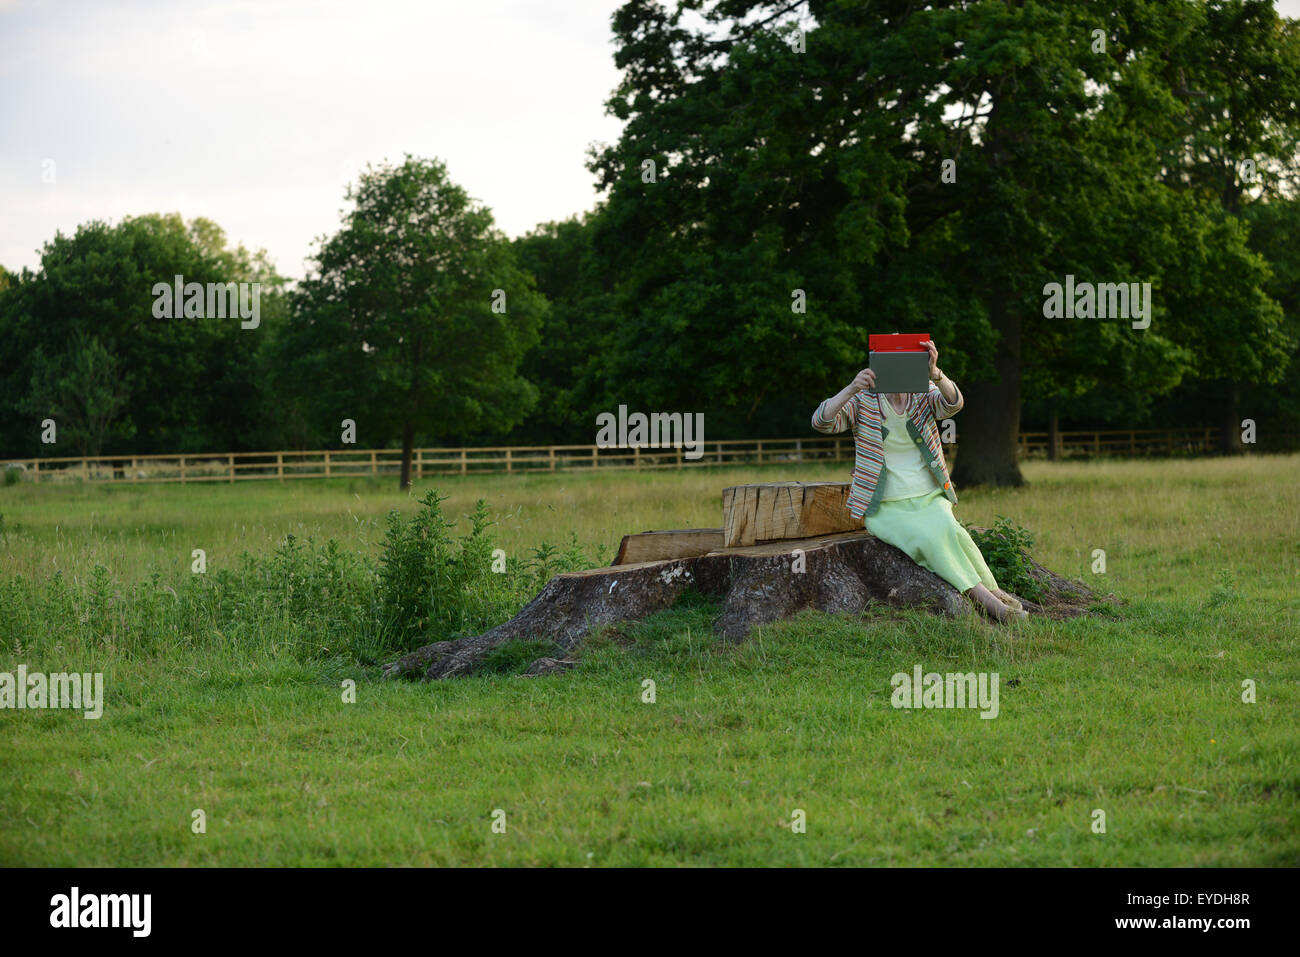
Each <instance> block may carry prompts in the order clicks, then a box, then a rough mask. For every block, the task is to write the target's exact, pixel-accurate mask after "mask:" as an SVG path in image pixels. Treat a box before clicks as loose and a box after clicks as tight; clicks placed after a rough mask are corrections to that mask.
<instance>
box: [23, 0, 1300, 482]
mask: <svg viewBox="0 0 1300 957" xmlns="http://www.w3.org/2000/svg"><path fill="white" fill-rule="evenodd" d="M613 29H614V34H615V38H616V42H617V47H618V49H617V53H616V60H617V63H618V65H619V67H620V68H621V70H622V71H623V79H622V82H621V84H620V86H619V87H618V88H617V89H616V90H615V91H614V92H613V94H612V96H611V98H610V100H609V102H608V108H609V110H610V111H611V112H612V113H613V114H614V115H616V116H618V117H619V118H620V119H622V120H624V121H625V128H624V132H623V134H622V136H621V137H620V139H619V141H618V142H617V143H614V144H611V145H607V146H602V147H597V148H593V150H592V152H591V154H590V157H589V169H590V171H591V172H592V173H593V175H594V176H595V177H596V180H597V184H598V187H599V188H600V190H601V191H602V193H603V194H604V195H603V198H602V201H601V202H600V204H599V205H598V206H597V208H596V210H595V211H594V212H591V213H588V214H584V215H581V216H577V217H574V218H572V219H569V220H566V221H564V222H559V223H548V224H544V225H542V226H540V227H538V228H537V229H536V230H534V231H533V232H532V233H530V234H528V235H526V236H523V237H521V238H519V239H516V240H514V241H510V240H508V239H507V238H506V237H505V236H504V235H502V234H501V233H500V231H499V230H497V229H496V227H495V226H494V224H493V219H492V215H491V213H490V212H489V211H488V210H487V209H485V208H483V207H482V206H481V205H479V204H476V203H474V202H472V201H471V200H470V199H469V197H468V196H467V195H466V193H465V191H464V190H463V189H461V188H460V187H459V186H457V185H456V184H455V183H454V182H452V180H451V178H450V176H449V174H448V171H447V169H446V168H445V166H444V165H443V164H442V163H440V162H438V161H437V160H428V159H420V158H415V157H409V156H408V157H407V158H406V159H405V161H404V162H402V163H400V164H396V165H390V164H383V165H380V166H378V167H372V168H370V169H368V170H367V171H366V172H365V173H364V174H363V175H362V176H361V177H360V179H359V181H358V182H357V183H356V184H354V185H353V186H352V187H351V188H350V189H349V192H348V194H347V198H348V200H349V202H350V208H349V209H348V210H347V211H346V212H345V214H344V217H343V221H342V223H341V224H340V228H339V230H338V231H337V232H336V233H335V234H334V235H333V236H330V237H327V238H324V239H322V240H321V242H320V244H319V248H318V251H317V255H316V260H315V263H314V265H313V268H312V269H311V271H310V272H309V274H308V276H307V277H306V278H305V279H304V280H303V281H301V282H299V283H297V284H291V283H289V282H288V281H287V280H286V279H285V278H284V277H281V276H279V275H278V274H277V273H276V272H275V271H274V269H273V268H272V267H271V265H270V264H269V262H268V261H267V259H266V257H265V255H263V254H260V253H259V254H250V253H248V252H247V251H246V250H244V249H243V248H242V247H236V248H234V249H231V248H230V247H229V246H228V244H227V242H226V239H225V237H224V235H223V234H222V232H221V230H220V229H219V228H218V227H217V226H216V225H215V224H213V223H211V222H208V221H206V220H202V219H198V220H194V221H192V222H189V223H185V222H183V221H182V220H181V218H180V217H179V216H177V215H170V216H164V215H148V216H140V217H134V218H130V219H127V220H125V221H123V222H122V223H120V224H118V225H116V226H114V225H109V224H105V223H101V222H92V223H87V224H84V225H83V226H81V227H80V228H78V230H77V231H76V233H75V234H74V235H73V236H71V237H65V236H63V235H59V236H56V237H55V238H54V239H53V240H51V241H50V242H49V243H48V244H47V245H46V246H45V248H44V250H43V252H42V257H41V265H40V268H39V269H38V270H36V271H30V270H25V271H24V272H23V273H22V274H21V275H17V276H15V275H11V274H6V273H3V272H0V456H14V457H17V456H20V455H31V454H52V451H53V450H52V449H51V448H50V447H49V446H48V445H42V444H41V442H40V434H41V428H40V423H41V422H42V421H44V420H46V419H54V420H55V422H56V423H57V426H58V429H59V432H58V436H59V445H58V450H59V451H61V452H65V453H66V452H72V451H75V452H76V453H77V454H94V453H96V452H99V451H109V452H118V451H139V452H169V451H176V452H181V451H192V452H197V451H205V450H226V449H230V450H244V449H258V448H271V447H338V446H339V445H340V443H341V442H342V432H341V422H342V420H343V419H352V420H354V421H355V422H356V433H357V442H358V443H359V444H361V445H364V446H390V445H393V446H396V445H400V446H402V447H404V448H405V449H406V450H407V452H408V455H407V456H405V460H406V461H407V462H408V468H404V470H403V484H406V481H407V479H408V475H409V470H408V469H409V451H410V449H411V448H412V447H413V446H414V445H416V444H476V443H489V442H490V443H500V442H521V443H550V442H586V441H591V438H592V435H593V431H594V428H595V426H594V422H595V417H596V415H597V414H598V413H599V412H601V411H606V410H608V409H611V408H615V407H616V406H617V405H618V404H620V403H626V404H629V405H632V406H634V407H636V408H644V409H660V410H665V411H672V410H677V411H692V412H696V411H699V412H704V414H705V416H706V419H707V421H708V428H709V432H710V434H711V435H714V436H717V437H722V436H727V437H736V438H742V437H755V436H760V435H776V434H784V435H793V434H798V433H799V432H801V431H803V430H805V428H806V425H807V420H808V415H809V413H810V410H811V409H812V408H813V406H815V404H816V403H817V402H818V401H819V400H820V399H821V398H823V397H825V396H826V395H829V394H831V393H833V392H835V391H838V389H839V388H840V387H841V386H842V385H843V384H844V382H846V381H847V380H848V378H849V377H851V376H852V375H853V374H854V373H855V372H856V371H857V370H858V369H859V368H861V367H862V366H864V365H865V364H866V346H867V335H868V334H869V333H871V332H879V331H892V330H894V329H898V330H901V331H907V330H917V331H928V332H930V333H931V334H932V335H933V337H934V338H935V340H936V342H938V343H939V346H940V349H941V364H942V365H943V367H944V369H945V370H946V371H948V372H949V373H950V374H951V375H952V376H953V377H954V378H955V379H956V380H957V381H958V382H959V383H960V384H961V385H962V387H963V391H964V392H965V394H966V399H967V406H966V409H965V411H964V412H963V413H962V416H961V417H960V420H959V430H960V436H961V443H962V454H961V455H960V456H959V458H958V462H957V475H956V480H957V481H958V482H959V483H962V484H975V483H993V484H1015V483H1018V482H1019V481H1020V480H1021V479H1020V472H1019V469H1018V467H1017V465H1016V460H1015V436H1016V434H1017V432H1018V431H1019V429H1020V428H1021V427H1022V424H1026V423H1028V424H1032V425H1039V426H1043V425H1049V424H1050V425H1052V426H1055V425H1057V424H1060V425H1062V426H1063V427H1068V426H1070V425H1086V426H1107V425H1110V426H1114V427H1141V426H1144V425H1163V424H1170V425H1190V424H1206V423H1213V424H1218V425H1221V426H1224V428H1223V432H1222V434H1223V435H1224V441H1225V450H1226V451H1232V450H1233V449H1234V447H1235V446H1236V442H1237V439H1238V437H1239V434H1240V420H1241V419H1242V418H1253V419H1255V420H1256V421H1257V422H1258V423H1261V428H1262V427H1264V424H1269V425H1271V427H1282V426H1286V425H1290V424H1293V423H1296V422H1298V421H1300V388H1297V386H1296V384H1295V383H1296V372H1297V371H1300V369H1297V348H1296V346H1297V343H1298V342H1300V252H1298V251H1297V250H1296V247H1295V244H1294V242H1293V240H1292V237H1294V236H1295V235H1297V234H1300V202H1298V201H1297V198H1296V197H1297V195H1298V194H1297V191H1296V185H1297V172H1298V171H1300V170H1298V166H1297V156H1298V149H1297V147H1298V146H1300V110H1298V109H1297V107H1298V105H1300V31H1298V30H1297V26H1296V23H1295V22H1294V21H1289V20H1283V19H1280V18H1278V16H1277V15H1276V13H1275V12H1274V10H1273V7H1272V4H1271V3H1268V2H1265V0H1215V2H1202V0H1168V2H1162V3H1150V2H1146V0H1131V2H1119V3H1114V4H1111V5H1109V6H1108V7H1106V8H1100V7H1098V6H1097V5H1096V4H1094V3H1090V2H1087V0H1056V2H1053V3H1051V4H1042V3H1035V2H1029V0H1026V2H1004V0H983V2H974V3H972V2H927V3H925V4H920V3H914V2H910V0H884V2H874V3H870V4H866V3H860V4H859V3H843V2H833V0H802V2H748V0H711V2H703V3H701V2H695V0H691V2H679V3H678V4H677V5H676V6H675V7H671V8H670V7H669V6H665V5H662V4H660V3H657V2H652V0H631V2H628V3H626V4H625V5H624V6H623V7H622V8H620V9H619V11H618V12H617V13H616V14H615V16H614V18H613ZM174 275H183V276H184V277H185V280H186V281H187V282H188V281H191V280H193V281H196V282H200V283H205V282H258V283H260V284H261V289H262V296H261V302H262V321H261V322H260V324H259V325H258V326H257V328H255V329H243V328H241V326H240V323H239V322H238V321H235V320H230V319H224V320H223V319H213V318H208V319H194V318H189V319H184V318H181V319H161V320H160V319H156V318H154V316H153V314H152V311H151V308H150V307H151V303H152V293H151V290H152V288H153V285H154V284H155V283H156V282H158V281H160V280H161V281H167V282H170V281H171V279H172V277H173V276H174ZM1067 275H1073V276H1076V277H1078V278H1079V279H1080V280H1081V281H1090V282H1093V283H1102V282H1106V283H1120V282H1123V283H1147V282H1149V283H1151V285H1152V288H1153V290H1154V308H1153V310H1152V316H1151V324H1150V327H1149V328H1146V329H1134V328H1133V327H1132V324H1131V322H1130V321H1129V319H1128V317H1108V318H1105V319H1099V318H1072V319H1060V318H1047V317H1045V316H1044V309H1043V302H1044V286H1045V284H1047V283H1050V282H1061V281H1063V279H1064V277H1065V276H1067ZM55 454H57V453H55Z"/></svg>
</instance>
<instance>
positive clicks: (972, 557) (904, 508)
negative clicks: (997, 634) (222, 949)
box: [812, 342, 1026, 622]
mask: <svg viewBox="0 0 1300 957" xmlns="http://www.w3.org/2000/svg"><path fill="white" fill-rule="evenodd" d="M924 345H925V347H926V349H927V350H928V351H929V353H930V383H931V384H930V388H929V391H927V392H913V393H896V392H891V393H888V394H886V395H884V396H883V397H882V395H881V393H879V392H868V391H866V390H868V389H873V388H875V382H876V378H875V373H873V372H872V371H871V370H870V369H863V370H862V371H861V372H859V373H858V374H857V376H855V377H854V379H853V381H852V382H851V383H849V384H848V385H847V386H845V387H844V389H843V390H841V391H840V393H839V394H838V395H833V396H831V397H830V398H829V399H826V400H825V401H824V402H822V404H821V405H819V406H817V411H816V412H814V413H813V417H812V426H813V428H814V429H816V430H817V431H818V432H845V431H849V430H852V432H853V444H854V448H855V449H856V455H855V461H854V465H853V487H852V488H851V489H850V491H849V498H848V506H849V511H850V512H851V513H852V514H853V515H854V516H855V517H857V518H861V519H863V521H864V524H865V526H866V529H867V531H869V532H870V533H871V534H872V535H874V536H875V537H876V538H878V539H880V540H881V541H883V542H888V543H889V544H890V545H893V546H894V547H895V548H898V549H900V550H901V551H903V552H904V553H906V554H907V555H908V556H909V557H911V559H912V560H913V561H914V562H916V563H917V564H918V565H920V566H921V567H922V568H928V569H929V570H930V571H932V572H934V573H935V574H936V575H938V576H939V577H941V578H943V579H944V580H946V581H947V582H948V583H949V584H951V585H952V586H953V587H954V588H956V589H957V590H958V591H960V592H962V593H963V594H967V595H970V597H972V598H974V599H975V600H976V601H977V602H979V604H980V605H981V606H983V608H984V609H985V610H986V611H987V612H988V613H989V614H990V615H991V616H992V617H993V618H994V619H995V620H997V621H1001V622H1006V621H1010V620H1012V619H1015V618H1024V617H1026V614H1025V611H1024V609H1023V608H1022V607H1021V605H1020V602H1018V601H1017V600H1016V599H1015V597H1014V596H1012V595H1008V594H1007V593H1006V592H1004V591H1003V590H1002V589H1001V588H999V587H998V583H997V581H996V580H995V579H994V577H993V573H992V572H991V571H989V567H988V565H987V563H985V561H984V556H983V555H981V554H980V550H979V548H978V546H976V544H975V542H974V541H972V540H971V537H970V534H969V533H968V532H967V531H966V529H964V528H962V526H961V525H960V524H959V523H958V522H957V519H956V518H954V517H953V514H952V506H953V503H955V502H956V501H957V493H956V492H955V491H954V490H953V487H952V478H951V477H950V476H949V474H948V465H947V463H946V462H945V461H944V457H943V447H942V446H941V445H940V443H939V423H938V420H939V419H946V418H950V417H951V416H953V415H956V414H957V413H958V412H960V411H961V408H962V406H963V404H964V400H963V399H962V395H961V391H960V390H959V389H958V388H957V384H956V383H955V382H953V381H952V380H951V379H949V378H948V377H947V376H946V375H944V374H943V372H942V371H941V370H940V369H939V350H938V348H937V347H936V346H935V344H934V343H933V342H926V343H924Z"/></svg>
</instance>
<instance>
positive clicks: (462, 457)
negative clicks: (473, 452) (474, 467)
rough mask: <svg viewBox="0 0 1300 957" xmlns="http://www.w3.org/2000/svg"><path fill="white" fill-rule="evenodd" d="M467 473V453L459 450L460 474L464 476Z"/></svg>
mask: <svg viewBox="0 0 1300 957" xmlns="http://www.w3.org/2000/svg"><path fill="white" fill-rule="evenodd" d="M468 472H469V452H467V451H466V450H465V449H461V450H460V474H461V475H466V474H468Z"/></svg>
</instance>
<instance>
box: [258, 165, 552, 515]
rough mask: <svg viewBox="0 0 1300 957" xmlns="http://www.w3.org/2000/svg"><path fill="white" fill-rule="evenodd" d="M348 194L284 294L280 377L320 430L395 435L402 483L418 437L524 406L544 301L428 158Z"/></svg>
mask: <svg viewBox="0 0 1300 957" xmlns="http://www.w3.org/2000/svg"><path fill="white" fill-rule="evenodd" d="M347 199H348V200H350V201H352V203H353V206H352V208H351V209H350V210H348V211H346V212H345V213H344V216H343V227H342V229H340V230H339V231H338V232H337V233H335V234H334V235H333V236H331V237H329V238H327V239H324V240H323V241H322V243H321V246H320V250H319V252H318V253H317V255H316V261H315V266H314V269H313V270H312V272H311V273H310V274H309V275H308V277H307V278H306V279H305V280H304V281H303V282H302V284H301V285H300V287H299V289H298V291H297V295H296V296H295V299H294V316H293V321H292V322H291V323H290V325H289V326H288V327H287V328H286V330H285V336H284V338H283V340H282V343H281V349H280V354H281V357H282V373H281V375H282V377H287V378H290V379H292V380H294V381H296V382H297V383H298V386H299V391H300V394H301V393H302V392H303V391H304V390H305V393H306V394H307V397H308V405H309V406H310V408H312V409H313V410H314V415H315V417H316V419H317V421H319V422H322V423H328V427H329V428H335V426H336V423H338V422H339V421H341V420H342V419H343V418H352V419H354V420H355V421H356V422H357V424H358V429H360V430H363V431H364V434H366V435H367V436H369V437H370V439H368V442H369V441H378V442H381V443H382V442H385V441H388V440H389V439H390V438H392V437H394V436H396V437H397V439H398V440H399V441H400V443H401V447H402V470H401V487H402V488H403V489H405V488H408V487H409V486H410V479H411V457H412V450H413V448H414V445H415V437H416V435H417V434H422V435H427V436H431V437H435V438H441V437H446V436H455V435H464V434H466V433H469V432H474V431H478V430H488V429H490V430H492V431H494V432H498V433H503V432H506V431H508V430H509V429H510V428H511V427H512V426H514V425H515V424H516V423H518V422H520V421H521V420H522V419H523V417H524V416H525V415H526V414H527V412H528V411H529V409H531V408H532V406H533V405H534V403H535V402H536V400H537V390H536V388H535V387H534V386H533V385H532V384H531V383H529V382H528V381H527V380H526V379H525V378H524V377H523V376H522V375H520V373H519V367H520V363H521V362H522V360H523V357H524V354H525V353H526V352H527V351H528V349H529V348H531V347H532V346H533V345H534V344H535V343H536V341H537V335H538V332H537V330H538V327H539V324H540V322H541V320H542V318H543V316H544V314H545V311H546V300H545V299H544V298H543V297H542V296H541V295H539V294H538V293H537V292H536V290H535V288H534V282H533V279H532V277H531V276H529V275H528V274H527V273H525V272H524V271H522V270H520V269H519V268H518V267H517V266H516V265H515V257H514V254H513V251H512V250H511V247H510V243H509V241H508V240H507V239H506V237H505V236H504V235H503V234H502V233H501V232H500V231H499V230H497V229H496V228H495V227H494V226H493V220H492V214H491V212H489V211H488V210H487V209H486V208H484V207H481V206H479V205H477V204H475V203H473V202H472V201H471V200H470V197H469V195H468V194H467V193H466V192H465V190H464V189H462V188H461V187H460V186H457V185H455V184H454V183H452V182H451V181H450V180H449V179H448V177H447V170H446V167H445V166H444V165H443V164H442V163H441V162H439V161H437V160H423V159H416V158H413V157H411V156H407V157H406V160H405V162H403V163H402V164H401V165H400V166H392V165H388V164H384V165H381V166H379V167H377V168H375V167H368V168H367V170H366V172H364V173H363V174H362V175H361V177H360V180H359V182H358V183H357V184H356V185H355V186H353V187H349V189H348V192H347ZM335 434H336V435H337V432H336V433H335Z"/></svg>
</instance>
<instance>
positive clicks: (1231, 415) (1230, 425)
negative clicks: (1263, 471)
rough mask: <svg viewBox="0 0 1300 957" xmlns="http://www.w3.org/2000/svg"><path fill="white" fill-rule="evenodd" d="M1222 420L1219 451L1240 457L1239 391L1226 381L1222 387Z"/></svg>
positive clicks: (1235, 385)
mask: <svg viewBox="0 0 1300 957" xmlns="http://www.w3.org/2000/svg"><path fill="white" fill-rule="evenodd" d="M1222 391H1223V418H1222V420H1221V422H1220V425H1219V451H1220V452H1222V453H1223V454H1224V455H1240V454H1241V453H1242V451H1243V448H1242V444H1241V408H1240V403H1241V389H1240V388H1238V387H1237V383H1235V382H1233V381H1231V380H1228V381H1225V382H1224V386H1223V390H1222Z"/></svg>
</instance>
